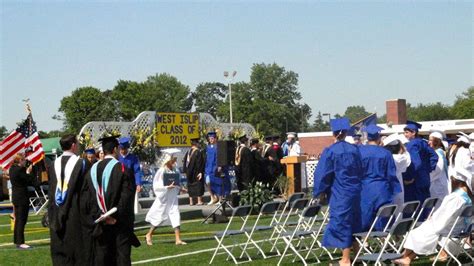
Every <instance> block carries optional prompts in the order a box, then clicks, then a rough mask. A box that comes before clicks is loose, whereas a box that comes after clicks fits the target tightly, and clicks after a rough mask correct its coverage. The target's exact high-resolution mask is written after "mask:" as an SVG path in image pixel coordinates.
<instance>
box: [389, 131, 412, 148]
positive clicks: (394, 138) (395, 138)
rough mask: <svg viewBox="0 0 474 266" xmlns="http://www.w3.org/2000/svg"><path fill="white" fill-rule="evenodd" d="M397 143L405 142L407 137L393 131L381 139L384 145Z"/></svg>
mask: <svg viewBox="0 0 474 266" xmlns="http://www.w3.org/2000/svg"><path fill="white" fill-rule="evenodd" d="M398 143H402V144H406V143H408V139H407V138H406V137H405V136H404V135H401V134H397V133H393V134H391V135H389V136H388V137H386V138H385V139H384V140H383V145H384V146H387V145H397V144H398Z"/></svg>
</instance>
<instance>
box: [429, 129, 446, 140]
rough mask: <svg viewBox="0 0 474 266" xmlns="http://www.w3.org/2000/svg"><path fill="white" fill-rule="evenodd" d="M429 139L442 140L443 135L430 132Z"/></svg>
mask: <svg viewBox="0 0 474 266" xmlns="http://www.w3.org/2000/svg"><path fill="white" fill-rule="evenodd" d="M431 137H433V138H437V139H439V140H443V138H444V136H443V133H441V132H440V131H434V132H431V134H430V138H431Z"/></svg>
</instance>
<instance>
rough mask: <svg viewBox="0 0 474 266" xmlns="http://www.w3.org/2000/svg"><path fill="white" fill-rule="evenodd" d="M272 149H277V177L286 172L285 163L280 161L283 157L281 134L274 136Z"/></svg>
mask: <svg viewBox="0 0 474 266" xmlns="http://www.w3.org/2000/svg"><path fill="white" fill-rule="evenodd" d="M272 149H273V150H274V151H275V160H274V162H275V177H276V178H277V177H279V176H280V175H282V174H285V173H284V170H285V167H283V164H282V163H281V162H280V160H281V159H283V149H282V148H281V145H280V136H278V135H275V136H273V144H272Z"/></svg>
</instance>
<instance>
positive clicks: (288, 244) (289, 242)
mask: <svg viewBox="0 0 474 266" xmlns="http://www.w3.org/2000/svg"><path fill="white" fill-rule="evenodd" d="M283 241H284V242H285V243H286V246H285V250H283V253H282V254H281V255H280V260H278V264H277V265H278V266H279V265H280V264H281V262H282V261H283V258H284V257H285V255H286V252H287V251H288V248H289V247H290V245H291V241H290V240H288V241H287V240H286V237H283Z"/></svg>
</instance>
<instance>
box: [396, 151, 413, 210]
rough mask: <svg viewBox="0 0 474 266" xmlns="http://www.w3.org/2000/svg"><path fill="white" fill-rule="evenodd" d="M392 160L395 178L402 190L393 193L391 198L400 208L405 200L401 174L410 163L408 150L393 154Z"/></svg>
mask: <svg viewBox="0 0 474 266" xmlns="http://www.w3.org/2000/svg"><path fill="white" fill-rule="evenodd" d="M392 156H393V160H394V161H395V167H396V168H397V173H396V174H397V179H398V182H400V185H401V188H402V192H400V193H398V194H397V195H395V197H394V199H393V203H394V204H397V206H398V208H399V209H400V208H401V207H402V205H403V203H404V202H405V193H404V190H403V177H402V174H403V173H405V171H406V170H407V168H408V166H409V165H410V163H411V158H410V154H409V153H408V152H405V153H402V154H393V155H392Z"/></svg>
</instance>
